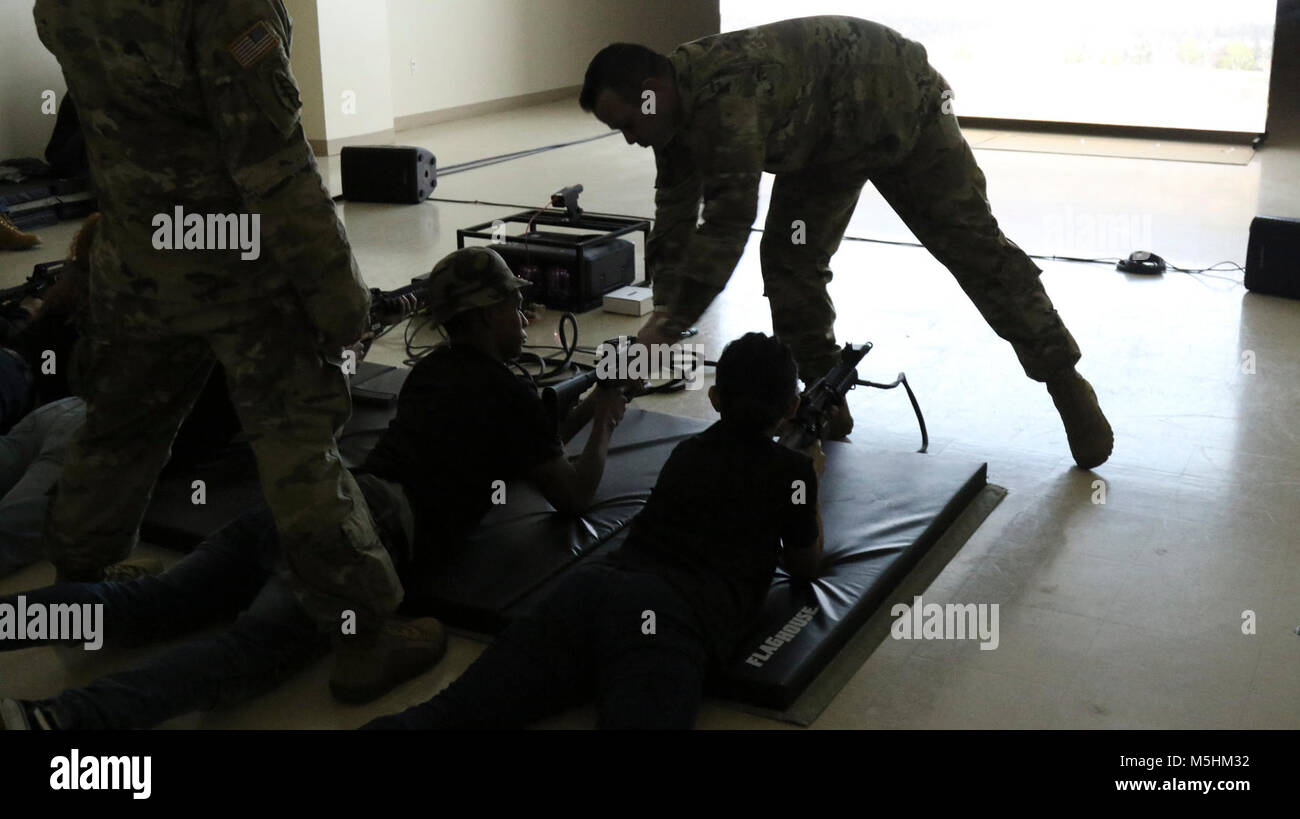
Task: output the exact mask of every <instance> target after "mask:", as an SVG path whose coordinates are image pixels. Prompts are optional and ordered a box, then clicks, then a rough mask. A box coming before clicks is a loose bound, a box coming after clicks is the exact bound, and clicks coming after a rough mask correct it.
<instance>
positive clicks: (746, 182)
mask: <svg viewBox="0 0 1300 819" xmlns="http://www.w3.org/2000/svg"><path fill="white" fill-rule="evenodd" d="M758 180H759V175H758V174H724V175H719V176H714V177H711V178H709V179H708V180H706V181H705V183H704V185H703V196H704V211H703V216H704V222H703V224H700V225H699V226H698V227H694V228H693V229H692V230H690V231H689V233H686V232H678V233H675V234H674V236H673V238H672V241H671V242H665V245H671V244H673V243H680V242H683V241H685V240H686V239H687V238H688V239H689V241H686V244H685V246H683V247H679V248H673V250H675V251H676V252H673V253H669V252H667V250H668V248H667V247H666V248H665V250H664V251H662V252H661V253H662V255H663V256H664V257H666V258H668V259H672V262H673V263H669V264H662V263H661V264H660V265H659V266H657V267H656V266H652V265H651V264H650V258H651V257H650V255H649V251H648V250H647V256H646V258H647V263H646V266H647V269H648V270H650V271H651V272H652V273H653V275H654V277H655V278H654V288H655V290H654V302H655V309H656V310H661V311H663V312H665V313H668V314H669V315H670V316H671V317H672V319H673V322H674V326H673V327H672V328H671V329H674V330H684V329H686V328H687V327H689V326H690V325H691V324H693V323H694V322H696V321H697V320H699V318H700V316H702V315H704V311H705V310H707V309H708V308H709V305H710V304H712V303H713V300H714V299H715V298H716V297H717V295H718V294H719V293H721V292H722V291H723V289H724V288H726V286H727V281H728V280H729V279H730V278H731V274H732V272H733V271H734V270H735V269H736V264H737V263H738V262H739V261H740V257H741V254H743V253H744V252H745V245H746V244H747V243H748V241H749V234H750V227H751V226H752V225H753V223H754V215H755V213H756V211H757V208H758ZM679 230H680V224H679ZM648 247H649V246H648V245H647V248H648Z"/></svg>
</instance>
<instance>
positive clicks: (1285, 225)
mask: <svg viewBox="0 0 1300 819" xmlns="http://www.w3.org/2000/svg"><path fill="white" fill-rule="evenodd" d="M1246 289H1248V290H1253V291H1255V292H1256V293H1267V294H1268V295H1270V296H1286V297H1287V298H1290V299H1300V219H1288V218H1285V217H1277V216H1256V217H1255V219H1254V221H1252V222H1251V223H1250V244H1249V245H1247V247H1246Z"/></svg>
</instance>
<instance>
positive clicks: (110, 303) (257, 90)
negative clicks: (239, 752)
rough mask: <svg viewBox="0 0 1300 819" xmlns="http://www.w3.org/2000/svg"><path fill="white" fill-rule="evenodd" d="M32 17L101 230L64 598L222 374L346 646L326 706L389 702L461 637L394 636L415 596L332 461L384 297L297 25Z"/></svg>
mask: <svg viewBox="0 0 1300 819" xmlns="http://www.w3.org/2000/svg"><path fill="white" fill-rule="evenodd" d="M35 17H36V27H37V31H38V32H39V34H40V38H41V41H42V42H43V43H44V44H45V46H46V47H47V48H48V49H49V50H50V51H51V52H52V53H53V54H54V55H55V57H57V58H58V60H59V64H60V65H61V67H62V68H63V74H64V77H65V78H66V80H67V83H68V89H69V92H70V93H72V94H73V95H74V96H75V97H76V99H77V104H78V107H79V109H80V114H81V125H82V130H83V132H84V135H85V140H86V147H87V150H88V153H89V158H90V168H91V175H92V179H93V182H94V186H95V189H96V193H97V194H98V197H99V205H100V210H101V212H102V213H103V220H102V223H101V226H100V230H99V233H98V236H97V237H96V239H95V242H94V245H93V247H92V250H91V279H90V292H91V302H92V304H91V311H90V312H91V316H90V327H89V333H88V338H87V339H86V340H85V341H84V342H83V345H82V346H81V348H80V349H79V351H78V353H77V365H78V373H79V379H80V381H81V385H80V386H81V387H82V389H81V392H82V393H83V394H84V397H85V398H86V401H87V415H86V422H85V425H84V426H83V427H82V429H81V431H80V433H79V434H78V435H77V436H76V438H75V439H74V440H73V443H72V445H71V446H70V448H69V452H68V455H67V462H66V464H65V466H64V469H63V475H62V478H61V480H60V482H59V485H58V490H57V495H56V498H55V500H54V503H53V504H52V506H51V510H50V513H49V515H48V517H47V519H46V526H45V533H44V540H45V545H46V548H47V550H48V552H49V554H50V558H51V560H52V561H53V562H54V565H55V568H56V570H57V572H58V577H59V579H60V580H65V581H66V580H73V581H77V580H85V581H90V580H95V579H98V578H100V577H102V576H103V571H104V567H105V566H106V565H108V564H110V563H113V562H115V561H118V560H121V559H122V558H123V557H125V556H126V555H127V553H128V552H129V551H130V550H131V548H132V546H133V545H134V542H135V541H136V539H137V537H138V533H139V526H140V521H141V519H142V518H143V516H144V512H145V508H146V506H147V505H148V502H149V496H150V493H151V492H152V489H153V485H154V482H155V480H156V478H157V475H158V472H159V470H160V469H161V468H162V466H163V464H164V463H165V462H166V460H167V457H168V452H169V449H170V447H171V444H172V439H173V438H174V436H175V434H176V430H177V428H178V426H179V425H180V423H181V421H182V420H183V419H184V418H185V416H186V415H187V413H189V411H190V408H191V406H192V405H193V404H194V402H195V399H196V397H197V396H198V395H199V393H200V391H201V390H202V389H203V386H204V383H205V382H206V381H207V378H208V374H209V372H210V371H211V370H212V368H213V363H214V361H220V362H221V363H222V364H223V365H224V366H225V371H226V374H227V382H228V386H229V390H230V397H231V400H232V402H233V404H234V406H235V409H236V411H237V413H238V415H239V418H240V421H241V423H242V425H243V429H244V432H245V436H246V437H247V439H248V440H249V441H250V443H251V445H252V447H253V451H254V453H255V454H256V456H257V464H258V472H259V476H260V478H261V483H262V489H263V494H264V495H265V498H266V501H267V504H268V505H269V506H270V509H271V512H272V514H273V515H274V517H275V521H276V525H277V528H278V529H279V534H280V540H281V543H282V546H283V549H284V553H285V556H286V558H287V562H288V565H289V570H290V571H291V572H292V574H293V576H294V578H295V581H296V587H297V590H298V593H299V598H300V600H301V602H302V604H303V606H304V608H305V609H306V610H307V611H309V612H310V613H311V614H312V615H313V616H314V617H315V618H316V619H317V620H318V622H320V623H322V625H323V627H325V628H328V629H330V630H331V631H332V632H333V634H334V635H335V637H336V648H337V651H336V664H335V668H334V672H333V675H332V677H331V680H330V684H331V689H332V690H333V691H334V693H335V694H336V695H338V696H340V697H341V698H345V699H348V700H351V701H355V700H361V699H367V698H371V697H375V696H378V695H379V694H381V693H383V692H384V691H385V690H387V689H388V688H389V687H391V686H392V685H395V684H396V683H397V682H400V681H401V680H403V679H406V678H409V677H411V676H414V675H415V674H417V673H420V672H421V671H423V670H424V669H426V668H428V667H429V666H431V665H432V664H433V663H434V662H436V661H437V659H438V657H440V656H441V653H442V651H443V648H444V646H445V635H444V634H443V633H442V629H441V625H440V624H439V623H438V622H437V621H436V620H418V621H414V622H412V623H403V622H398V621H397V620H396V619H395V618H394V617H393V614H392V613H393V612H394V611H395V610H396V608H397V605H398V603H399V602H400V601H401V597H402V587H401V584H400V582H399V581H398V579H397V575H396V574H395V573H394V571H393V566H392V563H391V561H390V559H389V557H388V554H387V552H386V551H385V550H384V548H383V546H382V545H381V543H380V540H379V537H378V535H377V534H376V532H375V527H374V522H373V520H372V518H371V514H370V510H369V509H368V507H367V506H366V503H365V499H364V497H363V496H362V495H361V492H360V490H359V488H358V486H357V484H356V481H355V480H354V479H353V477H352V475H351V474H349V473H348V471H347V470H346V469H344V468H343V465H342V463H341V462H340V458H339V454H338V449H337V447H336V444H335V435H336V433H337V431H339V430H340V429H341V428H342V426H343V424H344V423H345V422H346V420H347V417H348V414H349V412H350V409H351V406H350V399H349V395H348V388H347V381H346V378H345V376H344V374H343V372H342V370H341V368H340V366H339V364H338V361H339V352H340V350H341V349H342V348H343V347H344V346H346V345H348V344H351V343H352V342H354V341H356V340H357V338H358V337H360V336H361V334H362V332H363V330H364V329H365V327H366V324H367V313H368V310H369V292H368V290H367V288H366V286H365V283H364V282H363V281H362V279H361V276H360V273H359V272H358V270H357V267H356V263H355V261H354V260H353V258H352V252H351V248H350V247H349V245H348V242H347V239H346V237H345V235H344V232H343V227H342V225H341V224H340V223H339V222H338V219H337V218H336V216H335V213H334V205H333V203H332V202H331V201H330V198H329V195H328V194H327V193H326V192H325V190H324V188H323V187H322V185H321V180H320V176H319V174H318V173H317V170H316V163H315V159H314V157H313V155H312V151H311V148H310V147H309V146H308V145H307V141H306V138H305V137H304V135H303V129H302V125H301V124H300V122H299V107H300V100H299V97H298V88H297V85H296V83H295V82H294V78H293V75H292V73H291V72H290V69H289V37H290V25H291V23H290V20H289V16H288V14H287V13H286V11H285V9H284V7H283V5H282V4H281V3H280V0H229V2H221V3H207V2H199V1H198V0H175V1H174V2H171V1H169V2H166V3H157V2H147V1H146V0H134V1H133V0H116V1H113V2H110V0H37V2H36V6H35ZM236 227H238V228H239V230H236ZM236 233H238V242H236V241H235V239H236ZM177 237H181V238H180V241H177ZM327 359H332V360H333V361H334V362H335V363H333V364H331V363H329V361H328V360H327ZM57 365H58V366H68V362H58V364H57Z"/></svg>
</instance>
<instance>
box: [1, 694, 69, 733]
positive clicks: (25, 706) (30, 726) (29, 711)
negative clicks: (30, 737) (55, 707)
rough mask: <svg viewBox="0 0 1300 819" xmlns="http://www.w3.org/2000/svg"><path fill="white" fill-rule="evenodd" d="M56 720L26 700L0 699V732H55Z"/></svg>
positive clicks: (57, 726) (57, 727)
mask: <svg viewBox="0 0 1300 819" xmlns="http://www.w3.org/2000/svg"><path fill="white" fill-rule="evenodd" d="M57 730H59V723H58V720H56V719H55V718H54V715H53V714H51V713H50V712H49V711H47V710H45V709H44V708H42V707H40V706H39V705H36V704H34V703H30V702H27V701H26V700H3V699H0V731H57Z"/></svg>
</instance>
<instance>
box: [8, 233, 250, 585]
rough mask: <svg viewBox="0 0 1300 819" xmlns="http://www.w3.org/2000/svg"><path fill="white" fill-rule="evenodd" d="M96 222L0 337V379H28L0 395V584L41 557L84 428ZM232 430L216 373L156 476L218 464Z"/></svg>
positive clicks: (123, 575)
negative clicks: (10, 367)
mask: <svg viewBox="0 0 1300 819" xmlns="http://www.w3.org/2000/svg"><path fill="white" fill-rule="evenodd" d="M99 218H100V216H99V214H98V213H93V214H91V215H90V216H89V217H88V218H87V219H86V220H85V221H84V222H83V223H82V226H81V228H80V229H79V230H78V231H77V235H76V237H75V238H74V239H73V241H72V246H71V248H70V250H69V252H68V257H67V259H66V260H65V261H64V263H63V265H62V266H61V267H59V268H58V269H57V272H56V273H53V274H52V276H53V281H52V283H50V284H48V286H46V287H44V288H43V289H42V290H41V292H40V295H39V297H33V296H28V297H26V298H24V299H23V300H22V303H21V304H15V305H12V307H13V309H12V310H11V311H8V313H7V316H6V319H7V321H6V322H5V324H4V326H3V329H2V331H0V371H3V370H4V368H5V362H6V361H8V362H13V363H14V365H15V367H16V368H18V371H19V372H21V373H25V376H24V377H22V378H16V379H14V383H13V384H4V385H0V391H3V395H0V404H2V405H4V406H5V407H6V408H7V411H6V412H5V418H6V422H8V419H10V418H12V420H13V421H14V422H16V423H13V424H12V428H10V429H8V430H7V431H5V434H4V435H3V436H0V577H4V576H6V575H8V574H10V573H12V572H14V571H17V570H18V569H21V568H23V567H24V566H27V565H30V564H31V563H34V562H36V561H37V560H40V559H41V558H42V557H44V556H45V553H44V550H43V548H42V543H41V530H42V526H43V523H44V520H45V517H46V513H47V510H48V508H49V504H50V490H51V489H52V488H53V487H54V486H55V485H56V484H57V483H58V480H59V476H60V474H61V473H62V469H63V460H64V453H65V450H66V448H67V445H68V442H69V441H70V440H71V438H72V436H73V435H75V434H76V432H77V430H78V429H79V428H80V427H81V424H82V423H83V422H84V421H85V418H86V404H85V401H84V400H82V398H81V397H79V395H78V392H79V390H78V385H77V372H76V370H77V368H76V367H75V364H76V355H75V352H76V348H77V343H78V341H79V339H80V338H81V327H82V326H83V325H84V324H85V322H86V321H87V320H88V314H89V263H90V247H91V243H92V241H93V239H94V237H95V233H96V230H97V228H98V225H99ZM0 381H3V378H0ZM10 409H11V410H12V412H9V411H8V410H10ZM0 426H2V425H0ZM239 430H240V426H239V419H238V417H237V416H236V415H235V410H234V408H233V407H232V406H231V405H230V397H229V394H228V393H227V390H226V378H225V370H224V368H223V367H222V366H221V365H220V364H218V365H216V366H215V367H214V368H213V371H212V374H211V375H210V376H209V377H208V383H207V385H206V386H205V387H204V389H203V392H202V393H201V394H200V395H199V398H198V400H197V401H196V402H195V404H194V407H193V408H192V409H191V410H190V413H189V415H188V416H186V418H185V421H184V422H183V423H182V424H181V427H180V429H179V430H178V431H177V433H176V439H175V441H173V442H172V447H171V454H170V457H169V459H168V462H167V465H166V466H165V467H164V468H163V473H164V474H166V473H168V472H173V471H184V470H187V469H189V468H191V467H192V466H194V465H195V464H197V463H201V462H203V461H205V460H208V459H210V458H212V457H213V456H216V455H217V454H219V453H220V452H222V451H223V450H225V449H227V448H228V447H230V446H231V445H232V440H233V439H234V437H235V435H236V434H237V433H238V432H239ZM157 568H158V569H161V566H158V567H157ZM151 570H153V569H152V568H151V567H150V566H149V564H148V563H146V562H145V561H126V562H122V563H116V564H113V565H111V566H109V567H107V568H106V569H105V573H106V577H108V578H109V579H114V580H124V579H130V578H131V577H132V576H134V575H137V574H139V573H141V572H142V571H151ZM155 573H156V571H155Z"/></svg>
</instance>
